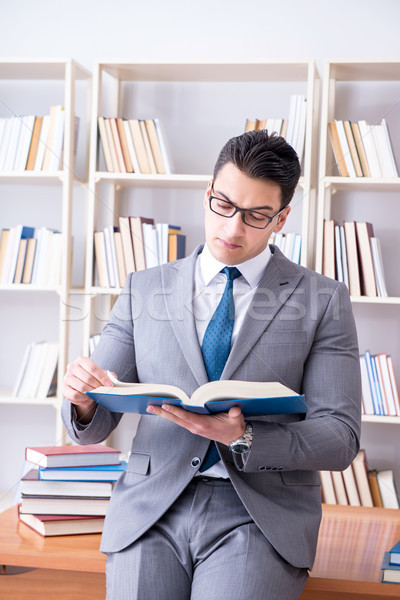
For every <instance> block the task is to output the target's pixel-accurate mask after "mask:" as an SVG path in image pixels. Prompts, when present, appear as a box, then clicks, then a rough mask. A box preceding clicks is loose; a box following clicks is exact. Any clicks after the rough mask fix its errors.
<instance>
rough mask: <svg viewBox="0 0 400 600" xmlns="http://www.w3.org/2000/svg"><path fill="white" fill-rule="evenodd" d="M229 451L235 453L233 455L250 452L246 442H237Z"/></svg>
mask: <svg viewBox="0 0 400 600" xmlns="http://www.w3.org/2000/svg"><path fill="white" fill-rule="evenodd" d="M231 450H232V452H235V454H244V453H245V452H248V451H249V450H250V445H249V444H247V443H246V442H239V443H238V444H235V445H234V446H232V448H231Z"/></svg>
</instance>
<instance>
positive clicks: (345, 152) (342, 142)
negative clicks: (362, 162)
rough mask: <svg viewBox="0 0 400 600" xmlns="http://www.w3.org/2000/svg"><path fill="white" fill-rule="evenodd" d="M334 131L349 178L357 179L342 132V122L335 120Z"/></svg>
mask: <svg viewBox="0 0 400 600" xmlns="http://www.w3.org/2000/svg"><path fill="white" fill-rule="evenodd" d="M335 123H336V129H337V132H338V136H339V141H340V145H341V147H342V152H343V157H344V161H345V163H346V167H347V170H348V172H349V177H357V175H356V170H355V168H354V165H353V159H352V158H351V153H350V147H349V143H348V141H347V136H346V132H345V130H344V125H343V121H338V120H336V119H335Z"/></svg>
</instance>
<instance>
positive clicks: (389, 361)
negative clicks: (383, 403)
mask: <svg viewBox="0 0 400 600" xmlns="http://www.w3.org/2000/svg"><path fill="white" fill-rule="evenodd" d="M387 364H388V369H389V375H390V383H391V385H392V392H393V398H394V403H395V405H396V412H397V416H398V417H400V399H399V392H398V389H397V382H396V377H395V374H394V368H393V360H392V357H391V356H390V354H389V355H388V356H387Z"/></svg>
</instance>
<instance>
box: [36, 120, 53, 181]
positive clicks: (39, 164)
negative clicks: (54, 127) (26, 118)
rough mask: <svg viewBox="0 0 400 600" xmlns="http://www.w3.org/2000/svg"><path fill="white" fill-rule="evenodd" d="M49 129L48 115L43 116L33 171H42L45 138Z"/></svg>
mask: <svg viewBox="0 0 400 600" xmlns="http://www.w3.org/2000/svg"><path fill="white" fill-rule="evenodd" d="M49 127H50V115H45V116H44V117H43V121H42V128H41V130H40V136H39V144H38V149H37V154H36V159H35V166H34V169H33V170H34V171H41V170H42V167H43V159H44V154H45V152H46V143H47V136H48V134H49Z"/></svg>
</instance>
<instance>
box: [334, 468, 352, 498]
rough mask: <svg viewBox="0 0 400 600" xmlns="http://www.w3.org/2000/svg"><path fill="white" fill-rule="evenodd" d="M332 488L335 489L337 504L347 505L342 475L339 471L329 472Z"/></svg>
mask: <svg viewBox="0 0 400 600" xmlns="http://www.w3.org/2000/svg"><path fill="white" fill-rule="evenodd" d="M331 473H332V481H333V487H334V488H335V495H336V500H337V503H338V504H341V505H342V506H346V505H348V503H349V502H348V500H347V495H346V489H345V487H344V481H343V475H342V472H341V471H331Z"/></svg>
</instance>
